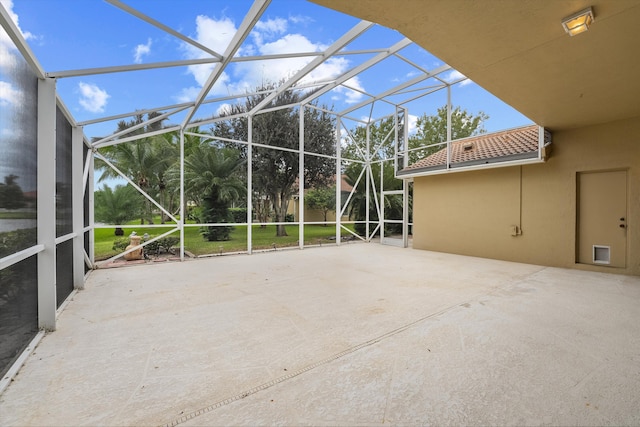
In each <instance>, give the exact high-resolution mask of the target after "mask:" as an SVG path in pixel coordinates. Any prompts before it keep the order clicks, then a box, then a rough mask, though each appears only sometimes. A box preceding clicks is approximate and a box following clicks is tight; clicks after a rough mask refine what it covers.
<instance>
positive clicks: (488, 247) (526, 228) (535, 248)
mask: <svg viewBox="0 0 640 427" xmlns="http://www.w3.org/2000/svg"><path fill="white" fill-rule="evenodd" d="M553 142H554V143H553V152H552V155H551V158H550V159H549V160H548V161H547V162H546V163H543V164H536V165H527V166H516V167H508V168H497V169H486V170H480V171H473V172H458V173H450V174H443V175H432V176H426V177H419V178H415V180H414V228H413V247H414V248H417V249H427V250H433V251H441V252H450V253H457V254H463V255H472V256H480V257H486V258H496V259H503V260H508V261H517V262H527V263H532V264H540V265H548V266H557V267H568V268H583V269H589V270H595V271H604V272H615V273H625V274H635V275H640V118H634V119H630V120H624V121H618V122H613V123H608V124H603V125H595V126H590V127H585V128H580V129H575V130H570V131H563V132H554V133H553ZM615 169H626V170H627V171H628V175H627V176H628V187H627V190H628V196H627V197H628V200H627V212H628V213H627V216H628V221H627V226H628V228H627V263H626V268H624V269H621V268H613V267H602V266H591V265H583V264H577V263H576V175H577V173H578V172H584V171H605V170H615ZM513 225H518V226H519V227H520V228H521V230H522V234H521V235H519V236H515V237H514V236H511V226H513Z"/></svg>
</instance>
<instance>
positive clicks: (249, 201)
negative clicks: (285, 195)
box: [247, 115, 253, 255]
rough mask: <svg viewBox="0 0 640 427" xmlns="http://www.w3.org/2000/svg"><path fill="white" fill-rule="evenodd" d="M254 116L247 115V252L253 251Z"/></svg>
mask: <svg viewBox="0 0 640 427" xmlns="http://www.w3.org/2000/svg"><path fill="white" fill-rule="evenodd" d="M252 163H253V116H251V115H249V116H247V253H248V254H249V255H251V253H252V252H253V244H252V239H253V167H252V166H251V165H252Z"/></svg>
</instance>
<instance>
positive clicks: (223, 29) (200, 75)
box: [185, 15, 237, 101]
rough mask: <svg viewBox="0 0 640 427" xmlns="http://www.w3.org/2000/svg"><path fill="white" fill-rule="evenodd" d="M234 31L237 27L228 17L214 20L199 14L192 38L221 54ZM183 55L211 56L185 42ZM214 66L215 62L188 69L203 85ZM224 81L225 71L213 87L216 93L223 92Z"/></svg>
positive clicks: (192, 66) (191, 66)
mask: <svg viewBox="0 0 640 427" xmlns="http://www.w3.org/2000/svg"><path fill="white" fill-rule="evenodd" d="M236 31H237V28H236V26H235V24H234V23H233V21H231V20H230V19H229V18H222V19H219V20H216V19H212V18H209V17H208V16H204V15H199V16H198V17H197V18H196V35H195V37H194V39H195V40H196V41H198V42H199V43H200V44H202V45H203V46H206V47H208V48H209V49H212V50H213V51H214V52H217V53H219V54H223V53H224V51H225V50H226V49H227V46H229V44H230V43H231V39H233V36H234V35H235V33H236ZM185 55H186V57H187V58H189V59H202V58H210V57H211V55H209V54H208V53H207V52H204V51H203V50H201V49H198V48H196V47H195V46H192V45H187V44H185ZM214 66H215V64H203V65H190V66H189V67H188V71H189V73H191V74H192V75H193V77H194V78H195V79H196V82H197V83H198V85H200V86H203V85H204V84H205V83H206V82H207V79H208V78H209V76H210V75H211V72H212V71H213V68H214ZM225 81H228V76H226V73H223V75H222V76H221V78H220V79H219V80H218V83H217V84H216V85H215V87H214V91H215V92H216V93H224V83H225ZM192 100H193V99H191V101H192Z"/></svg>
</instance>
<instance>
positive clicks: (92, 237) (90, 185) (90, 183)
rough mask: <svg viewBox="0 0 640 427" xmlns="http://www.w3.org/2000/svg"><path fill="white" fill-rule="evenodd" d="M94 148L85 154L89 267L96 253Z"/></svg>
mask: <svg viewBox="0 0 640 427" xmlns="http://www.w3.org/2000/svg"><path fill="white" fill-rule="evenodd" d="M93 150H94V149H89V152H88V153H87V156H89V157H90V161H89V176H88V178H87V189H88V190H87V197H88V198H89V202H88V203H89V249H88V250H89V262H90V263H91V268H92V269H94V268H95V266H96V254H95V246H96V229H95V225H96V221H95V211H96V207H95V205H94V202H95V200H94V199H95V195H94V190H95V188H94V178H95V176H94V175H95V171H96V167H95V156H94V151H93Z"/></svg>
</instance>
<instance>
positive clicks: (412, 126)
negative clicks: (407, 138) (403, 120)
mask: <svg viewBox="0 0 640 427" xmlns="http://www.w3.org/2000/svg"><path fill="white" fill-rule="evenodd" d="M407 118H408V120H407V123H408V125H409V128H408V129H407V132H408V133H409V135H415V134H416V132H417V131H418V127H417V124H418V116H415V115H413V114H409V115H408V117H407Z"/></svg>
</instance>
